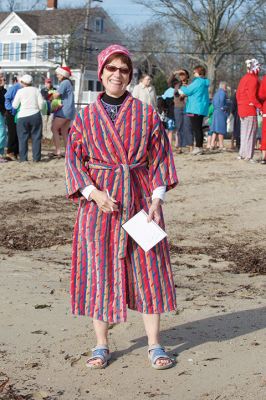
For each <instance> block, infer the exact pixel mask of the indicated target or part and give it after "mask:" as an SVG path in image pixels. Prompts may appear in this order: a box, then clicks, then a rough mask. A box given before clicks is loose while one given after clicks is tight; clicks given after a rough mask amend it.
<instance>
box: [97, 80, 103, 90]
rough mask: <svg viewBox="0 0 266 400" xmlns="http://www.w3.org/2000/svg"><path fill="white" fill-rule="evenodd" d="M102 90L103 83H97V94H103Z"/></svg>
mask: <svg viewBox="0 0 266 400" xmlns="http://www.w3.org/2000/svg"><path fill="white" fill-rule="evenodd" d="M102 88H103V87H102V84H101V82H99V81H97V83H96V91H97V92H101V91H102V90H103V89H102Z"/></svg>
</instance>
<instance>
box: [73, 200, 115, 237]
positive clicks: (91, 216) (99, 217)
mask: <svg viewBox="0 0 266 400" xmlns="http://www.w3.org/2000/svg"><path fill="white" fill-rule="evenodd" d="M111 220H112V214H110V213H105V212H103V211H101V210H100V209H99V207H98V206H97V204H96V203H95V202H94V201H91V202H88V201H86V200H85V202H82V205H81V209H80V212H79V214H78V225H79V231H80V233H81V236H82V237H83V238H84V239H85V240H86V242H87V243H91V242H101V241H109V238H110V236H111V230H112V229H113V227H112V221H111Z"/></svg>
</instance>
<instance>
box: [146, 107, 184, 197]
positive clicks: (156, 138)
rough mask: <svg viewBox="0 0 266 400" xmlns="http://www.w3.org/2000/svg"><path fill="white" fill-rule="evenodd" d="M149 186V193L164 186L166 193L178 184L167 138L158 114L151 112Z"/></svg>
mask: <svg viewBox="0 0 266 400" xmlns="http://www.w3.org/2000/svg"><path fill="white" fill-rule="evenodd" d="M148 163H149V185H150V190H151V192H154V190H155V189H156V188H157V187H159V186H165V187H166V191H168V190H170V189H172V188H174V187H175V186H176V185H177V183H178V178H177V175H176V169H175V164H174V158H173V153H172V149H171V146H170V143H169V140H168V136H167V134H166V132H165V129H164V127H163V125H162V122H161V121H160V118H159V116H158V114H157V113H156V112H155V111H154V112H153V129H152V133H151V138H150V143H149V149H148Z"/></svg>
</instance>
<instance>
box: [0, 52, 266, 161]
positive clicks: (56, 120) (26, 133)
mask: <svg viewBox="0 0 266 400" xmlns="http://www.w3.org/2000/svg"><path fill="white" fill-rule="evenodd" d="M245 65H246V70H247V72H246V74H245V75H244V76H243V77H242V79H241V80H240V82H239V85H238V87H237V90H235V91H234V92H233V93H232V90H230V89H229V90H228V85H227V83H226V82H224V81H221V82H219V84H218V88H217V90H216V92H215V93H214V95H213V96H210V93H209V86H210V81H209V79H208V78H207V77H206V73H207V71H206V69H205V67H203V66H201V65H197V66H195V67H194V69H193V71H192V77H191V76H190V73H189V71H187V70H186V69H184V68H179V69H176V70H174V71H173V73H172V74H171V75H170V76H169V79H168V88H167V90H165V92H164V93H163V94H162V95H161V96H157V95H156V91H155V88H154V86H153V85H152V77H151V76H150V75H148V74H143V76H142V77H141V79H140V81H139V83H138V84H137V85H135V86H132V85H131V86H128V90H129V91H130V92H131V93H132V96H133V97H135V98H137V99H139V100H141V101H142V102H143V103H146V104H148V105H151V106H152V107H153V108H154V109H156V110H157V112H158V113H159V116H160V119H161V121H162V123H163V125H164V127H165V129H166V131H167V134H168V137H169V140H170V143H171V145H172V147H173V149H174V150H175V151H176V152H177V153H183V152H190V153H191V154H192V155H195V156H197V155H202V154H204V153H206V152H212V151H214V152H218V151H226V150H227V149H228V148H227V147H226V146H225V142H224V138H229V137H230V138H231V144H230V149H237V150H239V156H238V159H239V160H245V161H248V162H250V163H256V162H257V161H260V163H262V164H266V120H265V118H266V76H264V77H263V78H262V80H261V81H260V79H259V72H260V70H261V66H260V64H259V62H258V61H257V60H256V59H254V58H252V59H249V60H246V61H245ZM55 75H56V77H57V80H58V86H57V88H55V87H53V80H52V79H51V78H46V79H45V81H44V86H43V88H42V89H41V91H39V90H38V89H37V88H35V87H33V80H32V77H31V76H30V75H28V74H27V75H24V76H22V77H14V78H13V84H12V86H10V87H9V88H7V89H6V88H5V76H4V74H1V75H0V162H7V161H14V160H19V161H20V162H23V161H27V160H28V141H29V139H30V138H31V141H32V159H33V161H35V162H38V161H40V160H41V143H42V138H43V137H46V138H48V139H53V143H54V151H53V152H52V153H50V154H49V155H50V156H51V157H53V158H54V157H55V158H60V157H64V151H62V150H61V139H60V138H61V137H62V139H63V143H64V147H65V146H66V143H67V138H68V133H69V129H70V126H71V123H72V121H73V119H74V116H75V104H74V94H73V87H72V83H71V70H70V68H68V67H63V66H61V67H58V68H57V69H56V70H55ZM205 142H206V145H205ZM255 149H259V150H260V151H261V159H260V160H255V159H254V150H255Z"/></svg>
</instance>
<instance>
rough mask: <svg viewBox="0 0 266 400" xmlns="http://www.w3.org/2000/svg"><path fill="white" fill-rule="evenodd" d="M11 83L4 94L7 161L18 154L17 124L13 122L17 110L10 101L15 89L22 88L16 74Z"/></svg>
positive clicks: (13, 96) (15, 91) (13, 158)
mask: <svg viewBox="0 0 266 400" xmlns="http://www.w3.org/2000/svg"><path fill="white" fill-rule="evenodd" d="M12 83H13V85H12V86H10V87H9V88H8V89H7V92H6V94H5V108H6V124H7V152H6V159H7V160H9V161H15V160H16V159H17V156H18V154H19V148H18V135H17V126H16V123H15V115H16V113H17V110H15V109H14V108H13V107H12V103H13V100H14V98H15V95H16V93H17V91H18V90H19V89H21V88H22V86H21V84H20V83H19V82H18V78H17V77H16V76H14V77H13V78H12Z"/></svg>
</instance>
